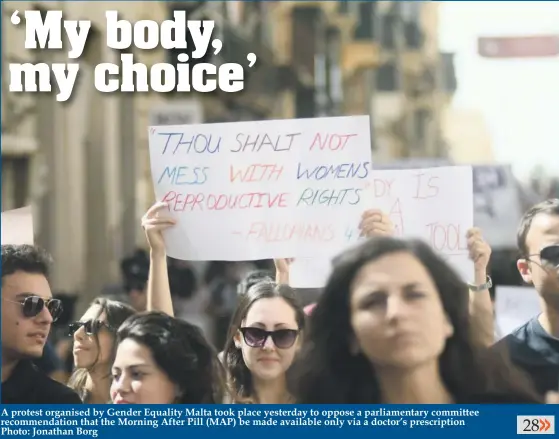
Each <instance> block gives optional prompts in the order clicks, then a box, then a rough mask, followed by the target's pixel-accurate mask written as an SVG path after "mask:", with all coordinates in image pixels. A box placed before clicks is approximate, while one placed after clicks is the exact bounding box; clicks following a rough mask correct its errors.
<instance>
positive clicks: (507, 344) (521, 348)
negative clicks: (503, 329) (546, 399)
mask: <svg viewBox="0 0 559 439" xmlns="http://www.w3.org/2000/svg"><path fill="white" fill-rule="evenodd" d="M494 348H495V349H503V348H505V349H506V350H507V351H508V354H509V355H510V359H511V361H512V363H513V364H514V365H515V366H516V367H518V368H520V369H521V370H523V371H524V372H525V373H526V374H527V375H528V376H529V377H530V378H531V379H532V381H533V383H534V386H535V388H536V390H537V391H538V393H540V394H541V395H545V394H546V393H547V392H549V391H551V390H553V391H557V390H559V339H558V338H555V337H552V336H551V335H550V334H548V333H547V332H546V331H545V329H544V328H543V327H542V325H541V324H540V322H539V320H538V317H534V318H533V319H532V320H530V321H528V323H526V324H525V325H523V326H521V327H520V328H518V329H516V330H515V331H514V332H512V333H511V334H509V335H507V336H506V337H504V338H503V339H502V340H500V341H499V342H497V343H496V344H495V347H494Z"/></svg>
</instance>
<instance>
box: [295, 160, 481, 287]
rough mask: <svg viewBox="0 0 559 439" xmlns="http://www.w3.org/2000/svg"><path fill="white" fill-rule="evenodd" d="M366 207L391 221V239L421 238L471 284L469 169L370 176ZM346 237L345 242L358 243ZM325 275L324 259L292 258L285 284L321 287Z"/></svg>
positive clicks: (326, 264)
mask: <svg viewBox="0 0 559 439" xmlns="http://www.w3.org/2000/svg"><path fill="white" fill-rule="evenodd" d="M366 193H367V201H366V203H367V206H366V208H376V209H380V210H382V211H383V212H385V213H386V214H388V215H389V216H390V219H391V220H392V222H393V224H394V227H395V235H396V236H399V237H405V238H420V239H423V240H425V241H426V242H428V243H429V244H431V246H432V247H433V248H434V249H435V250H437V251H438V252H439V253H440V254H442V255H443V256H444V257H445V258H447V259H448V261H449V263H450V264H451V265H452V266H454V267H455V268H456V270H457V271H458V272H459V273H460V275H461V276H462V277H463V278H464V280H465V281H469V282H471V281H473V274H474V273H473V264H472V262H471V261H470V260H469V258H468V248H467V240H466V233H467V231H468V229H470V228H471V227H473V192H472V168H471V167H469V166H455V167H437V168H430V169H406V170H393V171H389V170H386V171H376V170H375V171H373V173H372V174H371V179H370V180H369V187H368V189H367V192H366ZM360 239H361V238H360V237H359V232H358V231H357V230H352V231H351V232H348V243H352V242H353V243H356V242H358V241H359V240H360ZM329 272H330V261H329V260H326V259H321V260H318V259H315V260H312V261H311V260H310V259H308V258H306V259H300V258H299V259H296V260H295V261H294V263H293V264H292V267H291V271H290V283H291V285H292V286H294V287H297V288H316V287H321V286H324V284H325V282H326V279H327V276H328V274H329Z"/></svg>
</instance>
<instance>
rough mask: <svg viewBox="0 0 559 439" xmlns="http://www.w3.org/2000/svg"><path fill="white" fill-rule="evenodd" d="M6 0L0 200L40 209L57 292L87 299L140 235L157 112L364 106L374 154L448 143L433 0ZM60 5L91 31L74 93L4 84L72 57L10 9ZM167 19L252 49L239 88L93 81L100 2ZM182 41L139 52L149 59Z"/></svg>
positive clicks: (242, 115) (346, 110)
mask: <svg viewBox="0 0 559 439" xmlns="http://www.w3.org/2000/svg"><path fill="white" fill-rule="evenodd" d="M107 5H108V3H106V2H95V1H83V2H65V1H48V2H47V1H36V2H18V1H10V2H2V20H3V22H2V32H3V35H2V44H3V48H2V49H3V50H2V69H3V70H2V71H3V83H2V87H3V93H2V210H8V209H13V208H17V207H21V206H24V205H32V206H33V208H34V222H35V232H36V242H37V243H38V244H40V245H41V246H43V247H45V248H46V249H48V250H49V251H50V252H51V253H52V254H53V256H54V258H55V260H56V264H55V266H54V272H53V286H54V288H55V289H56V290H63V291H68V292H74V291H80V292H82V295H81V296H82V297H83V299H84V303H86V302H87V301H89V300H90V299H92V298H93V297H95V296H97V295H98V294H99V293H100V291H101V290H102V288H103V287H104V286H105V285H106V284H108V283H112V282H118V281H119V276H120V273H119V265H120V260H121V259H122V258H123V257H124V256H127V255H129V254H131V253H132V251H133V250H134V248H136V247H138V246H141V247H145V238H144V236H143V232H142V230H141V228H140V218H141V216H142V215H143V213H144V212H145V210H146V209H147V208H148V207H149V205H150V204H151V203H152V202H153V201H154V193H153V185H152V179H151V173H150V165H149V149H148V140H147V127H148V126H149V125H150V124H153V125H165V124H183V123H212V122H233V121H242V120H263V119H284V118H307V117H320V116H336V115H352V114H369V115H371V120H372V124H371V129H372V136H371V137H372V148H373V152H374V156H375V160H377V161H385V160H390V159H394V158H403V157H414V156H418V157H419V156H422V157H423V156H426V157H433V156H441V155H444V154H446V150H445V148H444V144H443V143H442V141H441V136H440V135H439V132H440V123H441V122H440V121H441V114H442V113H441V111H442V109H443V108H444V106H445V105H447V104H448V102H449V97H450V96H451V95H452V93H453V87H454V88H455V85H456V84H455V80H454V82H453V80H452V79H453V64H452V58H451V57H449V56H446V57H445V55H442V54H440V53H439V49H438V41H437V37H436V35H437V27H438V15H437V3H436V2H384V1H378V2H351V1H340V2H324V1H304V2H303V1H301V2H299V1H289V2H244V1H212V2H209V1H208V2H181V1H178V2H147V1H146V2H111V3H110V7H109V6H107ZM37 8H39V9H41V10H43V11H44V12H46V11H48V10H55V9H56V10H62V11H63V14H64V18H66V19H76V20H79V19H87V20H91V21H92V29H91V30H90V36H89V39H88V45H87V46H86V50H85V53H84V54H83V56H82V57H81V58H80V60H79V61H80V73H79V74H80V78H79V81H78V83H77V84H76V87H75V89H74V93H73V97H72V99H71V100H69V101H67V102H65V103H59V102H57V101H56V100H55V98H54V96H53V94H50V93H34V94H32V93H21V94H18V93H9V92H8V83H7V80H8V77H9V75H8V70H7V69H8V65H9V63H12V62H32V63H36V62H46V63H53V62H68V61H69V60H68V57H67V54H66V52H65V51H64V50H62V51H59V52H57V51H52V50H49V51H46V50H34V51H31V50H26V49H24V44H23V42H24V39H25V31H24V26H22V25H19V26H14V25H12V24H11V22H10V17H11V15H12V13H13V12H14V11H15V10H19V11H20V16H21V15H23V12H24V11H25V10H29V9H37ZM107 9H111V10H117V11H118V12H119V16H120V18H126V19H127V20H129V21H132V22H134V21H138V20H142V19H149V20H155V21H158V22H161V21H163V20H165V19H167V18H170V17H172V15H173V12H174V11H176V10H181V11H186V13H187V18H188V19H198V20H202V19H210V20H213V21H214V22H215V25H216V32H217V34H218V35H219V37H220V39H221V40H222V42H223V48H222V50H221V52H220V53H219V54H218V55H208V57H207V58H204V59H203V61H210V62H212V63H214V64H220V63H222V62H240V63H242V64H246V55H247V53H249V52H254V53H255V54H256V55H257V57H258V59H257V63H256V65H255V66H254V67H253V68H251V69H250V70H248V71H247V76H246V78H245V90H244V91H243V92H241V93H229V94H228V93H219V92H217V93H209V94H192V95H186V94H184V93H182V94H181V93H174V92H171V93H166V94H157V93H128V94H127V93H113V94H102V93H99V92H97V91H96V90H95V89H94V87H93V71H94V68H95V66H96V65H97V64H99V63H101V62H115V63H116V64H119V63H120V58H119V56H120V54H119V53H117V52H115V51H112V50H110V49H108V48H107V47H106V45H105V44H104V41H105V39H106V34H107V29H106V23H105V11H106V10H107ZM177 55H178V53H176V52H173V51H164V50H162V49H156V50H153V51H136V52H135V53H134V56H135V61H136V62H142V63H144V64H146V65H147V66H148V67H149V66H151V65H153V64H155V63H159V62H169V63H176V62H177Z"/></svg>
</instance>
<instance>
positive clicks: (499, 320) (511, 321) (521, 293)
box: [495, 285, 542, 339]
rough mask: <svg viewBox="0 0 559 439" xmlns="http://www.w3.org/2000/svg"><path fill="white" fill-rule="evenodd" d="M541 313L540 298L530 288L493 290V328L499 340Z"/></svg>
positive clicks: (499, 288) (506, 287) (502, 287)
mask: <svg viewBox="0 0 559 439" xmlns="http://www.w3.org/2000/svg"><path fill="white" fill-rule="evenodd" d="M541 312H542V309H541V302H540V296H539V295H538V293H537V292H536V290H535V289H534V288H532V287H513V286H501V285H499V286H498V287H497V288H495V326H496V328H495V329H496V332H497V334H496V336H497V339H501V338H503V337H505V336H506V335H508V334H510V333H511V332H513V331H514V330H515V329H517V328H519V327H520V326H522V325H524V324H525V323H526V322H528V321H529V320H530V319H532V318H533V317H535V316H537V315H539V314H540V313H541Z"/></svg>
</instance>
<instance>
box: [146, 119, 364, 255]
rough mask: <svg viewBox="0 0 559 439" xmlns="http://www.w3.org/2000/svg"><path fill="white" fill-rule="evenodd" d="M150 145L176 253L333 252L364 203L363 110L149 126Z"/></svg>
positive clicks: (168, 241)
mask: <svg viewBox="0 0 559 439" xmlns="http://www.w3.org/2000/svg"><path fill="white" fill-rule="evenodd" d="M149 146H150V157H151V171H152V178H153V181H154V186H155V193H156V197H157V199H158V200H160V201H165V202H167V203H168V205H169V212H170V215H171V216H172V217H174V218H176V219H177V225H176V226H174V227H173V228H172V229H170V230H168V231H167V232H166V233H165V242H166V247H167V253H168V255H169V256H171V257H174V258H177V259H188V260H228V261H238V260H253V259H267V258H282V257H304V256H307V257H315V256H319V255H325V254H328V255H330V254H334V253H335V252H337V251H339V250H341V249H343V248H345V245H346V242H347V230H348V229H353V228H355V227H356V226H357V225H358V224H359V219H360V215H361V213H362V212H363V210H364V207H365V206H366V204H365V200H364V198H363V193H364V191H365V190H366V186H367V182H368V181H369V179H370V172H371V169H372V158H371V142H370V125H369V116H352V117H333V118H316V119H294V120H273V121H258V122H236V123H218V124H204V125H182V126H159V127H150V129H149Z"/></svg>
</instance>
